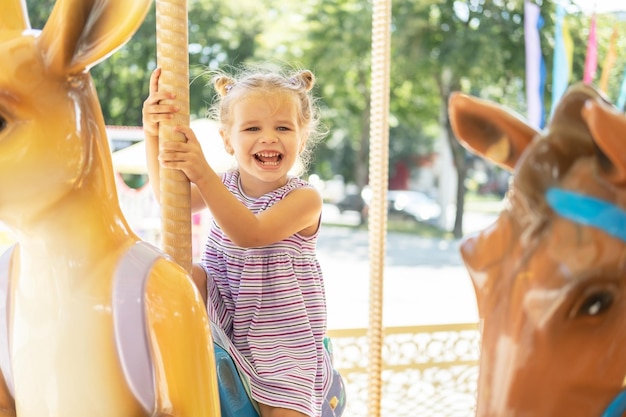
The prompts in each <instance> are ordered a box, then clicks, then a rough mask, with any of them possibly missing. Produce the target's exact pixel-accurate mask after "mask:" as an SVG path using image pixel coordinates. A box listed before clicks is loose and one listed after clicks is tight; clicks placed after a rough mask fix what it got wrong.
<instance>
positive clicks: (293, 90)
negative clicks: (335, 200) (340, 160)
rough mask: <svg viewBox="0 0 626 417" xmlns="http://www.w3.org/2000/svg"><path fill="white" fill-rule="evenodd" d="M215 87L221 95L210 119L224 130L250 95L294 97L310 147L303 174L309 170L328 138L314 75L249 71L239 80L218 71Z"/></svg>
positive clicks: (304, 71)
mask: <svg viewBox="0 0 626 417" xmlns="http://www.w3.org/2000/svg"><path fill="white" fill-rule="evenodd" d="M211 83H212V85H213V88H214V89H215V92H216V93H217V94H216V97H215V99H214V101H213V104H212V105H211V107H210V108H209V117H211V118H212V119H214V120H216V121H218V122H219V124H220V128H222V129H225V128H228V127H229V126H230V123H231V116H232V107H233V105H234V104H235V103H236V102H237V101H239V100H240V99H241V98H243V97H245V96H247V95H248V94H251V93H255V94H257V93H267V94H289V95H292V96H293V97H294V98H295V99H296V100H295V102H296V103H298V104H299V105H298V123H299V124H300V127H301V128H303V129H304V130H305V132H306V133H307V134H308V139H307V144H306V146H305V148H304V149H303V150H302V152H301V153H300V155H299V162H300V164H301V169H300V171H304V170H305V169H306V167H307V165H308V163H309V162H310V158H311V153H312V150H313V147H314V145H315V144H317V143H318V142H319V140H321V139H322V138H323V137H324V136H325V135H326V130H325V129H324V128H323V126H322V124H321V123H320V113H319V108H318V107H317V99H316V98H315V97H314V96H313V94H312V92H311V90H312V89H313V87H314V86H315V75H313V73H312V72H311V71H309V70H307V69H301V70H293V71H291V72H286V71H284V70H276V69H271V68H265V67H254V68H253V67H246V68H243V69H241V70H240V71H239V72H238V73H237V74H236V75H235V76H231V75H228V74H226V73H224V72H221V71H215V72H214V73H213V75H212V77H211ZM301 173H302V172H299V173H298V174H301Z"/></svg>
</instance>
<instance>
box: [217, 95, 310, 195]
mask: <svg viewBox="0 0 626 417" xmlns="http://www.w3.org/2000/svg"><path fill="white" fill-rule="evenodd" d="M297 106H298V104H297V102H296V101H295V100H294V98H293V97H291V96H290V95H288V94H282V95H271V96H270V95H267V94H250V95H247V96H245V97H243V98H241V99H240V100H238V101H237V102H235V103H234V104H233V107H232V115H231V116H232V119H231V120H232V124H231V125H230V127H228V128H227V129H226V130H224V131H221V134H222V138H223V139H224V146H225V147H226V150H227V151H228V152H230V153H233V155H234V156H235V159H236V160H237V164H238V167H239V171H240V178H241V185H242V187H243V191H244V192H245V193H246V194H248V195H250V196H251V197H257V196H261V195H263V194H265V193H267V192H270V191H272V190H275V189H276V188H279V187H282V186H283V185H285V184H286V183H287V174H288V172H289V170H290V169H291V168H292V167H293V166H294V164H295V163H296V161H297V160H298V156H299V154H300V152H301V151H302V150H303V149H304V145H305V143H306V139H307V135H306V133H305V132H304V130H303V129H302V128H301V126H300V125H299V122H298V107H297Z"/></svg>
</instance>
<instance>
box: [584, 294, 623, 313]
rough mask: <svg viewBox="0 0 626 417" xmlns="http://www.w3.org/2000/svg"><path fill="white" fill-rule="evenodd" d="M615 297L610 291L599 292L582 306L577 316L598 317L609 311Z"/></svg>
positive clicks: (587, 299)
mask: <svg viewBox="0 0 626 417" xmlns="http://www.w3.org/2000/svg"><path fill="white" fill-rule="evenodd" d="M613 300H614V296H613V293H611V292H610V291H599V292H596V293H593V294H591V295H590V296H589V297H587V298H586V299H585V300H584V301H583V303H582V304H581V305H580V307H579V308H578V311H577V314H576V315H577V316H598V315H600V314H602V313H604V312H605V311H607V310H608V309H609V308H610V307H611V305H612V304H613Z"/></svg>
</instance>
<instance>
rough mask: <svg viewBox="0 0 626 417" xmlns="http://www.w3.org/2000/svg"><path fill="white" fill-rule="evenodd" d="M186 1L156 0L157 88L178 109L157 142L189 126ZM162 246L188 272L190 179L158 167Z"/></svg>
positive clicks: (179, 138)
mask: <svg viewBox="0 0 626 417" xmlns="http://www.w3.org/2000/svg"><path fill="white" fill-rule="evenodd" d="M187 19H188V18H187V1H186V0H157V2H156V26H157V32H156V35H157V36H156V37H157V66H158V67H160V68H161V76H160V78H159V89H163V90H167V91H171V92H174V93H176V99H175V100H174V103H175V105H176V106H177V107H178V108H179V109H180V111H179V112H178V113H176V115H175V116H174V118H172V119H171V120H169V121H168V122H167V123H166V122H163V123H161V124H160V126H159V144H162V143H164V142H166V141H178V142H183V141H184V140H185V137H184V135H182V134H180V133H177V132H174V131H173V127H174V126H176V125H184V126H189V54H188V52H187V51H188V47H187V45H188V31H187ZM160 177H161V184H160V187H161V226H162V227H161V233H162V235H161V236H162V249H163V251H165V253H167V254H168V255H170V256H171V257H172V258H173V259H174V260H175V261H176V262H177V263H178V264H179V265H181V266H182V267H183V268H185V270H187V272H189V273H191V265H192V251H191V193H190V184H189V180H188V179H187V177H186V176H185V174H184V173H183V172H182V171H180V170H177V169H168V168H160Z"/></svg>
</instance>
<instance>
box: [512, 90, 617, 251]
mask: <svg viewBox="0 0 626 417" xmlns="http://www.w3.org/2000/svg"><path fill="white" fill-rule="evenodd" d="M588 100H599V101H602V102H604V103H607V104H610V101H609V100H608V99H606V97H604V96H603V95H602V94H601V93H600V92H598V91H597V90H595V89H594V88H592V87H590V86H587V85H585V84H576V85H574V86H572V87H570V89H568V91H567V92H566V93H565V94H564V96H563V98H562V99H561V101H560V102H559V104H558V106H557V107H556V109H555V111H554V114H553V117H552V118H551V120H550V122H549V124H548V125H547V126H546V128H545V129H544V130H543V131H542V132H541V134H540V135H539V136H537V137H536V138H535V140H534V141H533V143H531V144H530V145H529V147H528V148H527V149H526V152H525V154H524V155H523V156H522V157H521V158H520V160H519V161H518V163H517V165H516V167H515V171H514V175H513V181H512V186H511V189H510V190H509V194H508V200H509V201H508V204H507V205H506V209H507V210H509V211H510V212H511V217H512V218H513V219H515V221H516V222H517V223H518V226H519V227H520V229H519V234H520V236H521V237H522V239H523V240H528V239H530V238H531V237H533V236H536V235H537V234H538V233H540V232H541V230H543V229H544V227H545V225H546V224H547V223H548V222H549V221H550V219H551V218H553V212H552V210H551V209H550V207H549V206H548V204H547V203H546V198H545V195H546V191H547V190H548V189H549V188H550V187H559V186H561V184H562V183H563V181H564V180H565V179H566V178H567V175H568V173H569V172H570V169H571V168H572V167H573V166H574V165H575V164H578V163H589V164H596V163H599V164H602V161H605V160H606V157H605V156H604V154H603V153H602V151H601V150H600V149H599V148H598V146H597V145H596V144H595V142H594V140H593V136H592V134H591V131H590V130H589V128H588V126H587V124H586V123H585V121H584V119H583V117H582V114H581V111H582V109H583V106H584V105H585V102H587V101H588Z"/></svg>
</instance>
